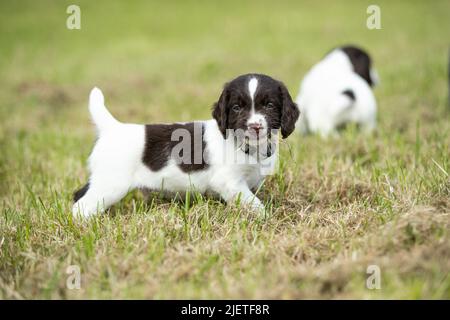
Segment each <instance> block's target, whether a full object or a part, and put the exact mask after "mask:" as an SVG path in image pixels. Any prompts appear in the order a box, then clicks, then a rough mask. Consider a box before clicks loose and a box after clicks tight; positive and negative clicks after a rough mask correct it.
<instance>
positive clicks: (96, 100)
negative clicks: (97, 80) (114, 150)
mask: <svg viewBox="0 0 450 320" xmlns="http://www.w3.org/2000/svg"><path fill="white" fill-rule="evenodd" d="M89 112H90V113H91V117H92V120H93V121H94V123H95V125H96V126H97V129H98V131H99V132H102V131H104V130H106V129H108V128H110V127H113V126H115V125H117V124H119V121H117V120H116V119H115V118H114V117H113V116H112V115H111V113H109V111H108V109H106V106H105V98H104V97H103V93H102V92H101V90H100V89H99V88H97V87H95V88H94V89H92V91H91V94H90V95H89Z"/></svg>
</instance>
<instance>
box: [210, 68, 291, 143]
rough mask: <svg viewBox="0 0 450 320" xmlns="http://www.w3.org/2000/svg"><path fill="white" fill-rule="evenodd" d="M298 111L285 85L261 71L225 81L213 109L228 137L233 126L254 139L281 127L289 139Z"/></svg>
mask: <svg viewBox="0 0 450 320" xmlns="http://www.w3.org/2000/svg"><path fill="white" fill-rule="evenodd" d="M299 114H300V112H299V110H298V107H297V105H296V104H295V103H294V102H293V101H292V98H291V96H290V94H289V92H288V90H287V88H286V86H285V85H284V84H283V83H282V82H280V81H277V80H275V79H272V78H271V77H269V76H266V75H262V74H246V75H242V76H239V77H237V78H236V79H234V80H232V81H231V82H229V83H227V84H225V87H224V89H223V91H222V94H221V95H220V98H219V100H218V101H217V102H216V103H215V104H214V107H213V112H212V115H213V117H214V119H216V121H217V124H218V126H219V129H220V131H221V132H222V134H223V136H224V137H225V138H226V132H227V130H228V129H231V130H240V131H243V132H245V135H246V136H247V137H249V138H251V139H262V138H264V137H266V136H267V135H268V134H269V133H270V132H271V131H272V130H278V129H281V135H282V137H283V139H284V138H287V137H288V136H289V135H290V134H291V133H292V131H294V128H295V122H296V121H297V119H298V116H299Z"/></svg>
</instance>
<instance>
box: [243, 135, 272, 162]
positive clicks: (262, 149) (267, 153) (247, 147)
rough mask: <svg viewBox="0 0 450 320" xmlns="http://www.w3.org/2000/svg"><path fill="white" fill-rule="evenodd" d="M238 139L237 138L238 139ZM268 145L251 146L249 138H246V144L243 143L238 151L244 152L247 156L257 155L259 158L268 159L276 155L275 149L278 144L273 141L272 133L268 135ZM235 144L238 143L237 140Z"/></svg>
mask: <svg viewBox="0 0 450 320" xmlns="http://www.w3.org/2000/svg"><path fill="white" fill-rule="evenodd" d="M236 138H237V137H235V139H236ZM266 139H267V144H262V145H260V144H258V145H256V146H254V145H251V144H250V143H249V140H250V139H249V138H248V137H245V138H244V142H243V143H241V145H240V146H239V148H238V149H240V150H241V151H242V152H244V153H245V154H248V155H251V156H254V155H256V156H257V158H258V159H259V158H262V159H266V158H270V157H271V156H272V155H273V154H274V147H275V144H276V141H272V134H271V132H269V133H268V135H267V138H266ZM235 142H237V141H236V140H235Z"/></svg>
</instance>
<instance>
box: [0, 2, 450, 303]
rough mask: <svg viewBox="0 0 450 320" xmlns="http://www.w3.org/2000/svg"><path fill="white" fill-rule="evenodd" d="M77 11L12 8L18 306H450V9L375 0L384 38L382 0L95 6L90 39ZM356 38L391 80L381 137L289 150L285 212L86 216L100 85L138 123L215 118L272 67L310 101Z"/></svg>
mask: <svg viewBox="0 0 450 320" xmlns="http://www.w3.org/2000/svg"><path fill="white" fill-rule="evenodd" d="M69 4H72V2H69V1H58V2H53V1H39V2H36V1H34V2H33V1H20V2H17V1H9V2H6V1H2V2H1V4H0V30H1V31H0V43H1V46H0V56H1V57H2V58H1V59H0V86H1V88H2V90H0V119H1V127H0V146H1V155H0V210H1V211H0V298H4V299H21V298H33V299H34V298H45V299H47V298H51V299H59V298H63V299H79V298H108V299H109V298H155V299H163V298H358V299H360V298H363V299H366V298H369V299H370V298H376V299H378V298H405V299H417V298H432V299H449V298H450V275H449V270H450V235H449V230H450V228H449V227H450V219H449V214H450V178H449V172H450V159H449V158H450V152H449V150H450V148H449V142H450V138H449V133H450V124H449V116H450V114H449V109H448V107H447V105H446V103H447V79H446V68H447V54H448V49H449V48H448V45H449V43H448V39H449V36H450V32H449V30H450V19H449V16H448V12H450V3H449V2H448V1H433V3H428V2H426V1H404V2H397V1H396V2H392V1H377V4H378V5H379V6H380V7H381V19H382V29H381V30H368V29H367V28H366V27H365V23H366V18H367V14H366V8H367V6H368V5H369V4H371V3H369V2H367V3H365V2H364V1H352V2H346V3H345V4H344V3H343V4H337V3H336V2H331V1H330V2H317V1H306V2H304V3H300V2H299V1H289V2H268V1H267V2H266V1H264V2H261V1H258V2H256V1H250V2H245V3H241V2H232V1H227V2H226V3H225V2H212V1H203V2H200V3H199V2H195V3H194V2H193V1H179V2H177V3H164V4H163V2H148V1H145V2H144V1H133V2H130V3H127V4H119V3H116V2H115V3H112V2H110V1H108V2H107V1H104V2H99V1H96V2H92V1H89V2H88V1H77V4H79V5H80V7H81V12H82V15H81V16H82V25H81V26H82V29H81V30H78V31H76V30H73V31H70V30H67V29H66V28H65V20H66V18H67V14H66V13H65V11H66V7H67V6H68V5H69ZM446 41H447V42H446ZM349 42H350V43H356V44H359V45H361V46H363V47H366V48H368V49H369V51H370V52H371V53H372V55H373V57H374V59H375V66H376V68H377V69H378V72H379V74H380V77H381V85H380V86H379V87H378V88H376V91H375V93H376V96H377V99H378V102H379V126H378V129H377V132H376V133H375V134H374V135H373V136H371V137H362V136H360V135H359V134H358V132H357V131H356V130H355V129H354V128H349V129H348V130H346V131H345V132H344V133H343V134H342V137H341V138H340V139H338V140H329V141H324V140H321V139H320V138H319V137H315V136H308V137H296V136H292V137H290V138H289V139H288V140H287V141H285V142H284V143H283V144H282V146H281V161H280V166H279V169H278V171H277V173H276V174H275V175H273V176H270V177H269V178H268V180H267V182H266V184H265V186H264V188H263V189H262V190H261V197H262V198H263V199H264V201H265V202H266V203H267V204H268V205H269V206H270V207H271V208H272V211H273V215H272V216H271V217H270V218H269V219H267V220H260V219H257V218H255V217H254V216H253V215H252V214H251V213H250V212H247V211H245V210H243V209H240V208H239V207H226V206H225V205H223V204H222V203H220V202H217V201H213V200H210V199H207V198H203V197H201V196H199V195H191V199H188V200H189V201H171V200H164V199H159V198H158V197H153V198H149V199H147V198H146V197H145V196H143V195H142V194H141V193H139V192H137V191H136V192H133V193H131V194H129V195H128V196H127V197H126V198H125V199H124V200H123V201H122V202H120V204H118V205H117V206H115V207H114V208H113V209H111V210H110V211H109V212H108V213H107V214H104V215H102V216H98V217H96V218H94V219H93V220H91V221H89V222H88V223H82V222H79V221H74V220H73V219H72V216H71V214H70V208H71V195H72V192H73V191H74V190H75V189H77V188H78V187H80V186H81V185H82V183H83V182H85V181H86V179H87V170H86V159H87V156H88V154H89V152H90V150H91V148H92V145H93V142H94V139H95V133H94V129H93V127H92V125H91V123H90V121H89V115H88V112H87V96H88V92H89V90H90V89H91V87H93V86H94V85H97V86H99V87H100V88H102V89H103V90H104V91H105V95H106V98H107V100H108V103H109V106H110V110H112V112H113V113H114V115H116V116H117V118H119V119H121V120H123V121H128V122H140V123H149V122H156V121H158V122H162V121H164V122H170V121H179V120H184V121H187V120H192V119H203V118H209V117H210V106H211V105H212V103H213V102H214V101H215V100H216V99H217V98H218V95H219V94H220V91H221V87H222V85H223V83H224V82H225V81H227V80H229V79H231V78H233V77H234V76H236V75H238V74H242V73H246V72H251V71H257V72H261V73H267V74H270V75H272V76H274V77H276V78H279V79H281V80H283V81H284V82H285V83H286V84H287V85H288V87H289V89H290V91H291V93H292V95H294V96H295V95H296V94H297V89H298V83H299V81H300V79H301V78H302V76H303V75H304V74H305V72H306V71H307V70H308V68H309V67H310V66H311V65H312V64H314V63H315V62H317V61H318V60H319V59H320V57H322V56H323V55H324V54H325V53H326V52H327V51H328V50H329V49H330V48H332V47H334V46H336V45H340V44H343V43H349ZM70 265H77V266H79V267H80V269H81V289H80V290H70V289H68V288H67V287H66V280H67V277H68V274H66V270H67V267H68V266H70ZM369 265H377V266H379V268H380V270H381V289H380V290H369V289H367V288H366V279H367V277H368V274H366V270H367V267H368V266H369Z"/></svg>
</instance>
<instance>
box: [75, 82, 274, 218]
mask: <svg viewBox="0 0 450 320" xmlns="http://www.w3.org/2000/svg"><path fill="white" fill-rule="evenodd" d="M89 110H90V112H91V115H92V118H93V120H94V123H95V124H96V126H97V128H98V130H99V137H98V140H97V142H96V144H95V146H94V149H93V151H92V153H91V155H90V157H89V170H90V173H91V175H90V179H89V189H88V191H87V192H86V194H85V195H84V196H83V197H82V198H81V199H79V201H77V202H76V203H75V204H74V206H73V214H74V215H78V214H80V215H81V216H84V217H88V216H91V215H92V214H94V213H96V212H102V211H104V210H105V209H107V208H108V207H109V206H111V205H113V204H114V203H116V202H118V201H119V200H120V199H122V198H123V197H124V196H125V195H126V194H127V193H128V192H129V191H130V190H132V189H135V188H150V189H153V190H164V191H169V192H185V191H188V190H195V191H198V192H201V193H213V194H218V195H220V196H221V197H222V198H223V199H224V200H225V201H227V202H233V201H235V199H236V198H237V197H239V198H240V201H241V203H243V204H244V205H248V206H250V207H251V208H252V209H256V210H262V211H263V210H264V206H263V204H262V203H261V201H260V200H259V199H258V198H257V197H256V196H255V194H253V192H252V191H251V189H257V188H258V187H259V186H260V185H261V183H262V182H263V179H264V175H263V174H262V171H261V170H260V169H261V166H262V164H261V163H258V162H256V161H254V162H249V161H246V159H245V157H248V155H247V154H245V153H244V152H243V151H241V150H240V149H239V150H236V148H235V146H234V145H233V144H232V140H233V139H227V140H225V139H224V138H223V135H222V134H221V132H220V131H219V128H218V126H217V123H216V120H207V121H203V123H204V126H205V132H204V139H205V141H206V148H207V154H208V167H207V168H206V169H204V170H199V171H194V172H191V173H185V172H183V171H182V170H181V169H180V168H179V167H178V166H177V165H176V163H175V162H174V161H173V160H169V162H168V164H167V165H166V166H165V167H164V168H162V169H161V170H159V171H156V172H154V171H152V170H150V169H149V168H148V167H147V166H145V165H144V164H143V162H142V155H143V152H144V145H145V127H144V125H138V124H125V123H121V122H119V121H117V120H116V119H114V118H113V116H112V115H111V114H110V113H109V112H108V110H107V109H106V107H105V105H104V99H103V95H102V93H101V91H100V90H99V89H97V88H94V89H93V90H92V92H91V95H90V101H89ZM230 155H233V157H237V158H238V159H234V161H224V158H226V157H228V156H230ZM275 157H276V155H275V154H274V155H272V156H271V157H270V158H267V159H265V160H264V161H266V163H267V162H270V161H271V160H273V159H274V158H275ZM247 160H248V159H247Z"/></svg>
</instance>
